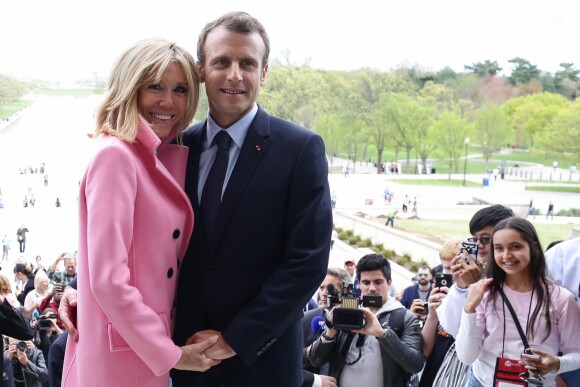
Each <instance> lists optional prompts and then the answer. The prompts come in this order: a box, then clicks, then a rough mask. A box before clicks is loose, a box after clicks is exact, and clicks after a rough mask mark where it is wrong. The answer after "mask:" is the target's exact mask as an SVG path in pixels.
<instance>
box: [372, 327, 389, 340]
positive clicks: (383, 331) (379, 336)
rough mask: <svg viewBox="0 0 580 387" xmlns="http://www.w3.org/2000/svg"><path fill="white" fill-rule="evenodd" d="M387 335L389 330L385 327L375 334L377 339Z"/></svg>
mask: <svg viewBox="0 0 580 387" xmlns="http://www.w3.org/2000/svg"><path fill="white" fill-rule="evenodd" d="M388 335H389V330H388V329H387V328H383V330H382V331H381V332H379V334H378V335H376V336H375V337H376V338H377V340H382V339H385V338H386V337H387V336H388Z"/></svg>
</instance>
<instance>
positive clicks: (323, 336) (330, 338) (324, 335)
mask: <svg viewBox="0 0 580 387" xmlns="http://www.w3.org/2000/svg"><path fill="white" fill-rule="evenodd" d="M327 332H328V331H324V333H323V334H322V338H323V339H324V340H326V341H333V340H334V339H335V338H336V336H333V337H328V336H326V333H327Z"/></svg>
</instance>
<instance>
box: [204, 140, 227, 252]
mask: <svg viewBox="0 0 580 387" xmlns="http://www.w3.org/2000/svg"><path fill="white" fill-rule="evenodd" d="M213 141H214V143H215V144H216V145H217V148H218V149H217V153H216V157H215V160H214V162H213V165H212V166H211V169H210V171H209V174H208V175H207V179H206V181H205V185H204V186H203V191H202V193H201V205H200V208H201V220H202V222H203V228H204V229H205V235H206V236H207V241H208V242H210V241H211V237H212V234H213V231H214V228H215V223H216V220H217V215H218V211H219V208H220V203H221V201H222V190H223V186H224V179H225V177H226V171H227V169H228V161H229V158H230V152H229V150H230V142H231V137H230V135H229V134H228V132H226V131H225V130H220V131H219V132H218V134H216V136H215V137H214V140H213Z"/></svg>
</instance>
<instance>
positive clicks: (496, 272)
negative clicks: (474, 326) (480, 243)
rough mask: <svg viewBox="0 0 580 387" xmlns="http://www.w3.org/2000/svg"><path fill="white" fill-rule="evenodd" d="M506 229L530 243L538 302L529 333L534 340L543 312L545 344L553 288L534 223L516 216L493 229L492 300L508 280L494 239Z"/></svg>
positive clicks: (549, 330)
mask: <svg viewBox="0 0 580 387" xmlns="http://www.w3.org/2000/svg"><path fill="white" fill-rule="evenodd" d="M504 229H512V230H514V231H517V232H518V233H519V234H520V236H521V237H522V239H523V240H525V241H526V242H527V243H528V246H529V249H530V263H529V265H528V271H529V275H530V278H531V279H532V281H533V283H534V292H535V293H536V297H537V300H538V301H537V304H536V307H535V308H534V312H533V313H532V317H531V324H530V329H529V331H530V332H531V335H532V336H531V337H532V338H533V337H534V332H535V330H536V322H537V320H538V318H539V314H540V312H541V311H542V310H543V311H544V318H545V319H546V324H547V326H548V329H547V331H546V334H545V336H544V337H543V338H542V342H544V341H546V339H547V338H548V337H549V336H550V333H551V332H552V323H551V320H550V307H551V306H552V303H551V290H550V289H551V286H550V283H549V282H548V279H547V274H546V273H547V266H546V257H545V256H544V252H543V251H542V246H541V245H540V240H539V238H538V234H537V232H536V229H535V228H534V226H533V225H532V223H530V222H529V221H527V220H526V219H524V218H520V217H517V216H514V217H511V218H508V219H504V220H502V221H501V222H499V223H498V224H497V225H496V226H495V227H494V229H493V233H492V236H491V247H492V248H491V251H490V256H489V262H491V270H490V275H491V277H492V278H493V280H492V284H491V296H492V299H493V300H495V297H496V289H497V288H498V287H501V286H503V284H504V282H505V279H506V273H505V271H503V270H502V269H501V268H500V267H499V266H498V264H497V263H496V262H495V251H494V248H493V246H494V242H493V237H494V235H495V233H496V232H498V231H500V230H504ZM494 302H495V301H494Z"/></svg>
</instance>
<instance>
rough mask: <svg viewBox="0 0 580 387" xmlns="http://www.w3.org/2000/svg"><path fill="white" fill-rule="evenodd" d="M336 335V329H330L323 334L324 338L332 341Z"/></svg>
mask: <svg viewBox="0 0 580 387" xmlns="http://www.w3.org/2000/svg"><path fill="white" fill-rule="evenodd" d="M335 337H336V330H334V329H328V330H326V331H324V333H323V334H322V338H323V339H324V340H327V341H332V340H334V338H335Z"/></svg>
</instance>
